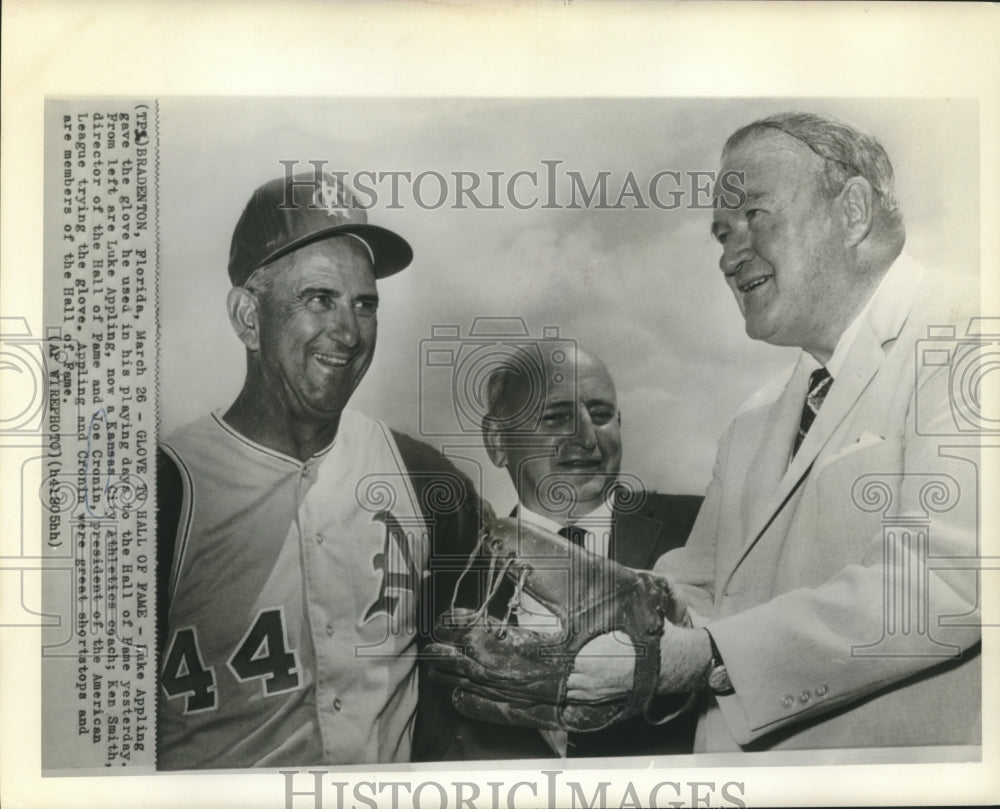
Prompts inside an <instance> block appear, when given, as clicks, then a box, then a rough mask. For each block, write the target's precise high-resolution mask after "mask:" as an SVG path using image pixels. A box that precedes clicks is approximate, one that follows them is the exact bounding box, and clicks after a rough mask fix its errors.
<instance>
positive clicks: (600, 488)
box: [486, 350, 622, 521]
mask: <svg viewBox="0 0 1000 809" xmlns="http://www.w3.org/2000/svg"><path fill="white" fill-rule="evenodd" d="M543 361H544V370H545V375H544V378H545V380H546V384H545V386H544V389H543V390H542V391H541V393H542V395H541V396H539V397H538V401H537V402H532V403H530V404H529V407H532V408H533V409H534V412H532V413H530V414H528V415H529V419H530V423H533V424H534V423H537V428H536V429H535V431H534V432H532V433H530V434H527V435H526V434H523V433H521V434H508V433H505V432H503V431H502V430H499V429H489V428H488V429H487V434H486V441H487V449H488V450H489V453H490V457H491V458H492V460H493V462H494V463H495V464H496V465H497V466H502V467H506V468H507V471H508V472H509V473H510V476H511V480H512V481H513V483H514V486H515V488H516V489H517V493H518V498H519V500H520V502H521V503H522V504H523V505H524V506H526V507H527V508H529V509H531V510H532V511H534V512H536V513H538V514H543V515H547V516H549V517H551V518H553V519H555V520H556V521H561V520H563V519H565V517H566V516H567V512H568V513H569V514H571V515H584V514H587V513H588V512H590V511H592V510H593V509H595V508H597V507H598V506H599V505H600V504H601V503H602V502H603V500H604V497H605V495H606V494H607V490H606V489H607V486H608V484H609V483H611V482H613V481H614V480H616V479H617V478H618V473H619V471H620V469H621V457H622V449H621V418H620V416H619V414H618V401H617V396H616V393H615V385H614V382H613V381H612V380H611V375H610V374H609V373H608V370H607V368H605V367H604V364H603V363H602V362H601V361H600V360H599V359H597V358H596V357H594V356H592V355H590V354H587V353H586V352H584V351H582V350H578V352H577V369H576V376H575V378H574V376H573V374H572V373H559V372H558V369H557V368H555V367H554V364H553V363H552V361H551V358H550V357H544V358H543ZM528 387H530V383H527V384H526V383H525V377H523V376H521V377H513V378H512V379H511V380H510V381H509V383H508V385H507V388H506V389H505V390H504V399H505V402H504V405H505V408H506V409H507V412H518V413H519V414H520V416H523V415H524V410H523V406H524V404H525V402H527V401H528V397H529V396H530V395H531V393H530V391H529V390H527V388H528ZM567 495H568V496H567Z"/></svg>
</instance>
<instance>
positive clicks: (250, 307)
mask: <svg viewBox="0 0 1000 809" xmlns="http://www.w3.org/2000/svg"><path fill="white" fill-rule="evenodd" d="M259 305H260V303H259V301H258V300H257V296H256V295H254V294H253V293H252V292H251V291H250V290H249V289H245V288H243V287H233V288H232V289H231V290H229V297H227V298H226V307H227V309H228V310H229V322H230V323H231V324H232V326H233V331H235V332H236V336H237V337H239V338H240V340H241V341H242V342H243V345H245V346H246V347H247V348H248V349H249V350H250V351H257V350H258V349H259V348H260V320H259V317H258V315H259V311H258V307H259Z"/></svg>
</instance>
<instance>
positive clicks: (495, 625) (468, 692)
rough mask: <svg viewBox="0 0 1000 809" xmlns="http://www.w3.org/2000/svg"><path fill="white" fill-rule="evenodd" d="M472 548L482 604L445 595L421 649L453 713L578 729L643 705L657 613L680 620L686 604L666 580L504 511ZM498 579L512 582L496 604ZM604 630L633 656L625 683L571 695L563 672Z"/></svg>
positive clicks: (655, 670) (654, 653)
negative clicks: (481, 574)
mask: <svg viewBox="0 0 1000 809" xmlns="http://www.w3.org/2000/svg"><path fill="white" fill-rule="evenodd" d="M477 555H478V556H479V558H480V559H482V557H485V559H486V564H487V566H488V572H487V575H486V597H485V599H484V601H483V603H482V605H481V606H480V607H479V609H476V610H470V609H457V608H455V602H454V600H453V601H452V609H451V610H449V611H448V612H446V613H445V614H444V615H442V616H441V617H440V618H439V620H438V623H437V626H436V631H435V640H436V641H437V642H436V643H433V644H431V645H430V646H429V647H428V648H427V650H426V651H427V654H428V655H429V656H430V674H431V678H432V679H433V680H434V681H435V682H438V683H441V684H444V685H447V686H453V687H454V690H453V692H452V702H453V704H454V705H455V707H456V708H457V709H458V711H459V712H460V713H462V714H464V715H465V716H469V717H472V718H474V719H481V720H485V721H489V722H497V723H500V724H509V725H519V726H522V727H533V728H546V729H549V730H568V731H576V732H588V731H597V730H601V729H603V728H606V727H608V726H609V725H613V724H615V723H617V722H620V721H622V720H624V719H627V718H628V717H631V716H635V715H638V714H640V713H643V711H644V710H645V709H646V707H647V705H648V704H649V702H650V700H651V699H652V697H653V695H654V693H655V690H656V685H657V681H658V678H659V672H660V637H661V635H662V634H663V622H664V620H668V621H671V622H672V623H677V624H684V623H687V616H686V609H685V608H684V606H683V605H682V604H681V603H679V602H678V601H677V600H676V599H675V598H674V596H673V594H672V593H671V591H670V588H669V586H668V585H667V582H666V580H664V579H662V578H659V577H657V576H653V575H651V574H649V573H646V572H644V571H641V572H640V571H634V570H632V569H630V568H626V567H623V566H621V565H619V564H617V563H615V562H613V561H612V560H610V559H607V558H604V557H601V556H596V555H594V554H592V553H588V552H587V551H585V550H584V549H582V548H580V547H578V546H576V545H573V544H572V543H570V542H568V541H567V540H566V539H564V538H563V537H561V536H559V535H558V534H553V533H550V532H548V531H544V530H542V529H539V528H535V527H534V526H530V525H526V524H524V523H519V522H518V521H517V520H516V519H512V518H501V519H498V520H495V521H494V522H492V523H491V524H490V525H488V526H487V528H486V529H485V530H484V532H483V534H482V535H481V536H480V540H479V547H478V549H477V554H474V556H477ZM470 567H471V560H470ZM466 570H467V571H468V570H469V567H467V568H466ZM504 579H506V580H507V581H508V582H512V583H513V596H512V597H511V598H510V600H509V601H508V603H507V604H506V605H504V606H505V608H504V609H501V610H499V611H498V610H497V609H496V608H495V607H496V605H493V609H492V610H491V601H492V600H493V599H494V596H495V595H496V594H497V592H498V591H499V590H501V589H502V587H501V585H502V582H503V581H504ZM531 599H534V601H535V602H537V603H540V604H541V605H542V606H544V607H545V608H546V609H547V610H548V611H549V612H550V613H551V614H552V616H554V619H555V620H556V621H557V622H558V628H557V631H555V632H552V631H540V630H539V629H533V628H532V627H531V625H530V624H531V621H530V620H525V618H526V617H527V614H526V612H525V611H524V610H523V609H522V607H523V606H524V604H523V602H524V601H530V600H531ZM498 612H500V613H502V614H499V615H498V614H497V613H498ZM612 631H615V632H617V633H619V634H618V635H617V636H616V637H621V638H622V654H623V655H629V656H631V655H633V654H634V656H635V669H634V672H635V673H634V677H633V684H632V690H631V692H630V693H629V694H627V695H623V696H622V697H620V698H617V699H609V700H608V701H605V702H571V701H569V700H568V699H567V679H568V678H569V675H570V673H571V672H572V670H573V663H574V660H575V658H576V655H577V653H578V652H579V651H580V649H581V648H582V647H583V646H584V645H585V644H586V643H587V642H588V641H589V640H591V639H593V638H595V637H597V636H599V635H603V634H605V633H608V632H612ZM622 636H624V637H622ZM626 638H627V640H626Z"/></svg>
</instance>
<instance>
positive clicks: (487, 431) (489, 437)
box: [483, 416, 507, 469]
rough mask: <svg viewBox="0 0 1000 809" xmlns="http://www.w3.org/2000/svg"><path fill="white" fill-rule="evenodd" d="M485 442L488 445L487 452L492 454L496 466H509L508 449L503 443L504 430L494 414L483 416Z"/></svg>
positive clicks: (491, 458) (491, 457)
mask: <svg viewBox="0 0 1000 809" xmlns="http://www.w3.org/2000/svg"><path fill="white" fill-rule="evenodd" d="M483 443H484V444H485V445H486V454H487V455H489V456H490V460H491V461H493V465H494V466H498V467H500V468H501V469H503V468H504V467H505V466H507V450H506V449H505V448H504V445H503V432H502V431H501V430H500V424H499V423H498V422H497V420H496V419H495V418H493V416H483Z"/></svg>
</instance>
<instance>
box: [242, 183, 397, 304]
mask: <svg viewBox="0 0 1000 809" xmlns="http://www.w3.org/2000/svg"><path fill="white" fill-rule="evenodd" d="M344 233H347V234H352V235H354V236H356V237H358V238H359V239H361V240H362V241H363V242H364V243H365V244H366V245H367V246H368V248H369V249H370V251H371V255H372V264H373V265H374V267H375V277H376V278H385V277H386V276H389V275H392V274H393V273H397V272H399V271H400V270H402V269H403V268H405V267H406V266H407V265H408V264H409V263H410V262H411V261H412V260H413V250H412V249H411V248H410V245H409V244H408V243H407V241H406V240H405V239H404V238H403V237H401V236H399V235H397V234H395V233H393V232H392V231H391V230H387V229H386V228H383V227H379V226H378V225H369V224H368V214H367V212H366V211H365V209H364V208H363V207H362V206H361V205H360V204H359V203H358V202H357V200H356V198H355V196H354V193H353V191H352V190H351V189H350V187H349V186H348V185H347V183H346V182H344V181H343V179H341V178H338V177H334V176H333V175H332V174H327V173H320V172H306V173H303V174H286V176H284V177H279V178H278V179H276V180H271V181H270V182H266V183H264V185H262V186H260V187H259V188H258V189H257V190H256V191H254V192H253V196H251V197H250V201H249V202H248V203H247V206H246V208H244V209H243V213H242V214H241V215H240V219H239V221H238V222H237V223H236V229H235V230H234V231H233V241H232V244H231V246H230V249H229V279H230V280H231V281H232V282H233V286H241V285H242V284H243V283H244V282H245V281H246V280H247V278H249V277H250V276H251V274H253V272H254V270H256V269H258V268H260V267H263V266H264V265H265V264H269V263H270V262H272V261H274V260H275V259H277V258H281V256H284V255H287V254H288V253H291V252H292V251H294V250H298V249H299V248H300V247H305V246H306V245H307V244H312V243H313V242H317V241H320V240H321V239H328V238H330V237H332V236H336V235H338V234H344Z"/></svg>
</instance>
